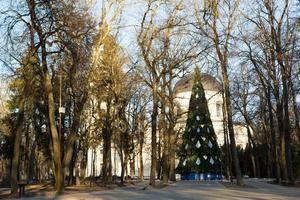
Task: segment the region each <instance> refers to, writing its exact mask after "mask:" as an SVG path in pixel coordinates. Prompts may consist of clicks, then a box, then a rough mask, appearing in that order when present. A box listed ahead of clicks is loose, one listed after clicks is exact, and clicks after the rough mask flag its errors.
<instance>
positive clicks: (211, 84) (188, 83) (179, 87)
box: [175, 73, 222, 93]
mask: <svg viewBox="0 0 300 200" xmlns="http://www.w3.org/2000/svg"><path fill="white" fill-rule="evenodd" d="M193 81H194V73H190V74H188V75H187V76H185V77H183V78H182V79H180V80H179V81H178V82H177V83H176V84H175V92H176V93H180V92H188V91H192V87H193ZM201 82H202V85H203V88H204V90H210V91H216V92H219V91H221V90H222V85H221V83H220V82H219V81H218V80H217V79H216V78H215V77H213V76H212V75H210V74H207V73H201Z"/></svg>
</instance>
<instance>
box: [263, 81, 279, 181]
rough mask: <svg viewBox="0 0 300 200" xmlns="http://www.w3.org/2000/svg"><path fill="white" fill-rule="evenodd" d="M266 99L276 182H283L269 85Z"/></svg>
mask: <svg viewBox="0 0 300 200" xmlns="http://www.w3.org/2000/svg"><path fill="white" fill-rule="evenodd" d="M266 99H267V104H268V114H269V124H270V132H271V141H272V142H271V151H272V155H273V165H274V166H275V174H276V175H275V177H276V182H277V183H280V182H281V177H280V165H279V158H278V147H277V139H276V131H275V125H274V116H273V109H272V102H271V88H270V86H268V90H267V92H266Z"/></svg>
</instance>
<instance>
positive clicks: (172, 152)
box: [169, 128, 177, 181]
mask: <svg viewBox="0 0 300 200" xmlns="http://www.w3.org/2000/svg"><path fill="white" fill-rule="evenodd" d="M176 142H177V141H176V133H175V130H174V128H172V131H170V133H169V162H170V163H169V166H170V170H169V171H170V174H169V178H170V181H176Z"/></svg>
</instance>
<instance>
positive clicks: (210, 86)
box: [175, 74, 248, 148]
mask: <svg viewBox="0 0 300 200" xmlns="http://www.w3.org/2000/svg"><path fill="white" fill-rule="evenodd" d="M193 80H194V74H189V75H188V76H186V77H184V78H182V79H181V80H179V81H178V82H177V83H176V85H175V92H176V101H177V102H178V104H179V107H180V111H179V112H181V113H182V118H181V119H180V120H179V121H178V124H177V128H178V129H179V128H180V129H181V130H184V127H185V123H186V118H187V112H188V108H189V102H190V98H191V94H192V87H193ZM201 82H202V85H203V88H204V91H205V97H206V99H207V103H208V109H209V112H210V117H211V121H212V123H213V127H214V130H215V133H216V135H217V139H218V144H219V145H223V144H224V126H223V120H224V119H223V106H222V105H223V98H222V85H221V83H220V82H219V81H218V80H217V79H216V78H214V77H212V76H211V75H209V74H201ZM233 128H234V131H235V139H236V144H237V145H240V146H241V147H243V148H245V146H246V144H247V140H248V138H247V129H246V127H244V126H242V125H240V124H234V127H233Z"/></svg>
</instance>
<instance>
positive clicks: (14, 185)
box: [11, 91, 26, 197]
mask: <svg viewBox="0 0 300 200" xmlns="http://www.w3.org/2000/svg"><path fill="white" fill-rule="evenodd" d="M24 92H25V91H24ZM24 92H23V95H22V96H21V99H20V100H19V105H18V108H19V112H18V118H17V124H16V130H15V137H14V149H13V157H12V164H11V193H12V195H13V196H15V197H16V196H17V195H18V172H19V161H20V144H21V139H22V129H23V122H24V106H25V98H26V97H25V93H24Z"/></svg>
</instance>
